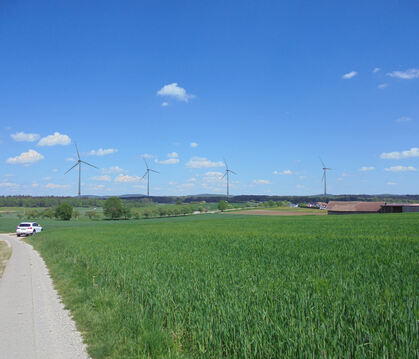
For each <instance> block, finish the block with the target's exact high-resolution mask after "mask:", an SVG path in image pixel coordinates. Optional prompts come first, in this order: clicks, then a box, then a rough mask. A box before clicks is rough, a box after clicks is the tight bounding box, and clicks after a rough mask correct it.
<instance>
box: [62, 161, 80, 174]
mask: <svg viewBox="0 0 419 359" xmlns="http://www.w3.org/2000/svg"><path fill="white" fill-rule="evenodd" d="M78 164H79V163H78V162H77V163H76V164H75V165H74V166H73V167H71V168H70V169H69V170H68V171H66V172H65V173H64V174H67V173H68V172H70V171H71V170H72V169H73V168H74V167H76V166H77V165H78Z"/></svg>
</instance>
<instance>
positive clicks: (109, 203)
mask: <svg viewBox="0 0 419 359" xmlns="http://www.w3.org/2000/svg"><path fill="white" fill-rule="evenodd" d="M103 213H104V214H105V216H106V217H109V218H112V219H116V218H120V217H121V216H122V213H123V208H122V202H121V200H120V199H119V198H118V197H109V198H108V199H107V200H106V201H105V203H104V204H103Z"/></svg>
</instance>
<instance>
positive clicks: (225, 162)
mask: <svg viewBox="0 0 419 359" xmlns="http://www.w3.org/2000/svg"><path fill="white" fill-rule="evenodd" d="M223 161H224V164H225V166H226V168H227V169H228V164H227V161H226V159H225V158H223Z"/></svg>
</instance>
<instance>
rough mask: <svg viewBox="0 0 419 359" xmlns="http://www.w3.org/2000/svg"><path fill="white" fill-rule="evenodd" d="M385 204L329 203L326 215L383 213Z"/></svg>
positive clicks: (358, 202)
mask: <svg viewBox="0 0 419 359" xmlns="http://www.w3.org/2000/svg"><path fill="white" fill-rule="evenodd" d="M385 205H386V203H385V202H361V201H330V202H329V203H328V205H327V207H326V209H327V214H361V213H383V212H384V207H385Z"/></svg>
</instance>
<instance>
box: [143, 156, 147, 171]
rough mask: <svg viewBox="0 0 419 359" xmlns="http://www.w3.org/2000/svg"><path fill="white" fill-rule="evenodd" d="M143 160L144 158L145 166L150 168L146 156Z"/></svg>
mask: <svg viewBox="0 0 419 359" xmlns="http://www.w3.org/2000/svg"><path fill="white" fill-rule="evenodd" d="M143 160H144V163H145V166H146V167H147V169H148V163H147V161H146V160H145V158H144V157H143Z"/></svg>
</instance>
